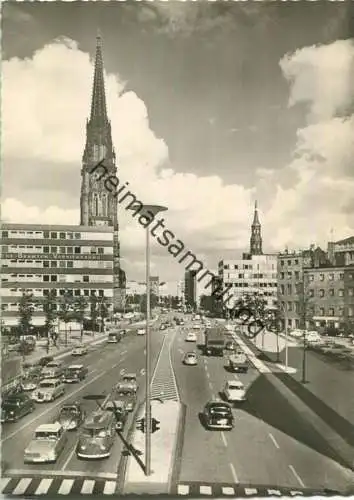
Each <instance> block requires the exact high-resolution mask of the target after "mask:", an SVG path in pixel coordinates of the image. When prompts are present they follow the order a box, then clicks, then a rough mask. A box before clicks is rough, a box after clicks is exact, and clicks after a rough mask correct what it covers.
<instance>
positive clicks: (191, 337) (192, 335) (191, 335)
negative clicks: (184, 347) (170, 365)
mask: <svg viewBox="0 0 354 500" xmlns="http://www.w3.org/2000/svg"><path fill="white" fill-rule="evenodd" d="M185 340H186V342H197V335H196V334H195V333H194V332H189V333H187V336H186V339H185Z"/></svg>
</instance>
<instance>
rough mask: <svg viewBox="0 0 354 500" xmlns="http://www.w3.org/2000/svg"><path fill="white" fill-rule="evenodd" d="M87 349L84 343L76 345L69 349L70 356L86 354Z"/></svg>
mask: <svg viewBox="0 0 354 500" xmlns="http://www.w3.org/2000/svg"><path fill="white" fill-rule="evenodd" d="M87 352H88V349H87V347H86V346H84V345H77V346H75V347H74V349H73V350H72V351H71V355H72V356H84V355H85V354H87Z"/></svg>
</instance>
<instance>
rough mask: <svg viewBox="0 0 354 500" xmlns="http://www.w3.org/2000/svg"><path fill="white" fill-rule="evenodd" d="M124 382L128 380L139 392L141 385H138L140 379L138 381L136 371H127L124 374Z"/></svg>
mask: <svg viewBox="0 0 354 500" xmlns="http://www.w3.org/2000/svg"><path fill="white" fill-rule="evenodd" d="M122 382H127V383H129V384H130V385H131V387H132V388H133V390H134V391H135V392H137V390H138V388H139V386H138V381H137V374H136V373H126V374H125V375H123V378H122Z"/></svg>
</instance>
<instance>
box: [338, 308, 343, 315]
mask: <svg viewBox="0 0 354 500" xmlns="http://www.w3.org/2000/svg"><path fill="white" fill-rule="evenodd" d="M338 315H339V316H344V307H340V308H339V309H338Z"/></svg>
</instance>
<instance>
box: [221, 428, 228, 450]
mask: <svg viewBox="0 0 354 500" xmlns="http://www.w3.org/2000/svg"><path fill="white" fill-rule="evenodd" d="M221 439H222V441H223V443H224V446H227V440H226V436H225V433H224V432H222V431H221Z"/></svg>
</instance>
